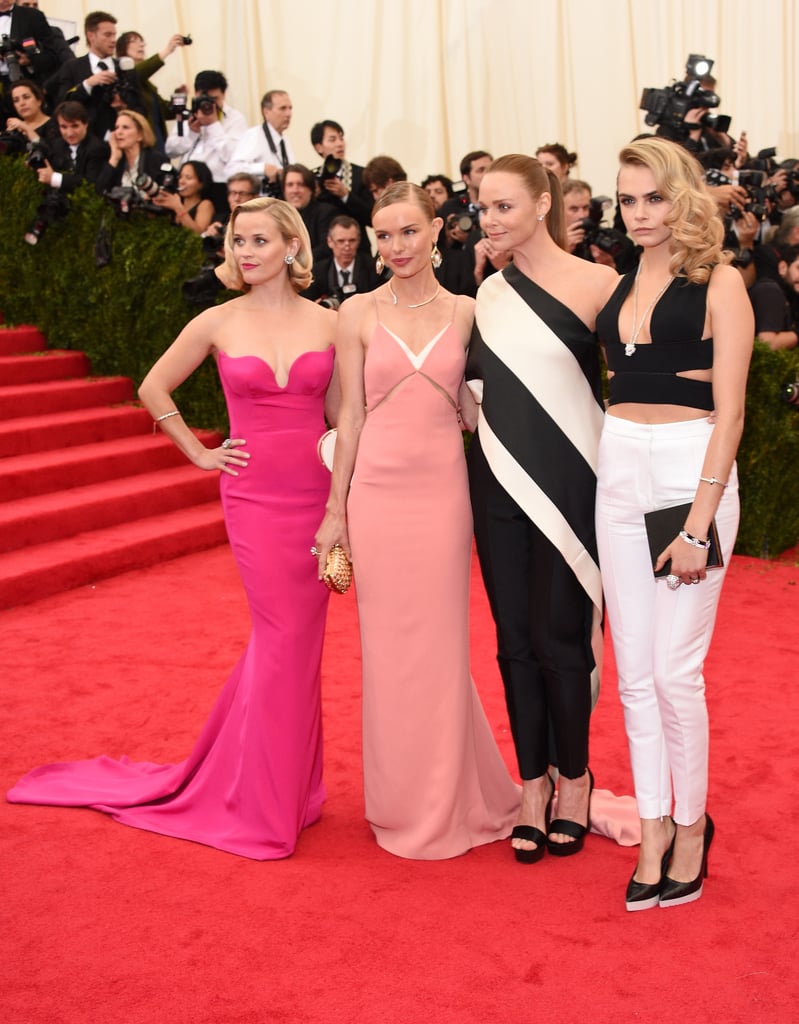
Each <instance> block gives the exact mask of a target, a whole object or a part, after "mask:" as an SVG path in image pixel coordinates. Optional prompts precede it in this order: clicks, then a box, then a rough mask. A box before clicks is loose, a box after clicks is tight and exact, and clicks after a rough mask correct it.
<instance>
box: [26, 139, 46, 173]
mask: <svg viewBox="0 0 799 1024" xmlns="http://www.w3.org/2000/svg"><path fill="white" fill-rule="evenodd" d="M25 153H26V156H25V163H26V164H27V165H28V167H30V169H31V170H32V171H40V170H42V169H43V168H44V167H46V166H47V160H48V157H49V156H50V150H49V148H48V146H47V143H46V142H43V141H42V139H36V140H35V142H28V143H27V145H26V146H25Z"/></svg>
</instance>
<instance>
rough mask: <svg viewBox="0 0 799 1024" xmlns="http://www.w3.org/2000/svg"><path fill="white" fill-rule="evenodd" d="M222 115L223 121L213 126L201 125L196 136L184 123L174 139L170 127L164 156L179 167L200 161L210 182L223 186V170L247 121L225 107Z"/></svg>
mask: <svg viewBox="0 0 799 1024" xmlns="http://www.w3.org/2000/svg"><path fill="white" fill-rule="evenodd" d="M222 113H223V117H221V118H220V119H219V120H218V121H214V123H213V124H208V125H203V127H202V128H200V130H199V132H193V131H192V130H191V128H189V126H188V123H187V121H184V122H183V135H178V129H177V125H176V124H175V125H173V126H172V128H171V129H170V132H169V135H168V136H167V140H166V152H167V156H169V157H179V159H178V161H177V163H178V166H179V167H182V166H183V164H185V163H186V161H187V160H202V162H203V163H204V164H207V165H208V168H209V170H210V171H211V175H212V176H213V179H214V181H219V182H226V181H227V179H228V175H227V174H226V173H225V168H226V167H227V164H228V161H229V160H230V158H231V156H232V155H233V150H234V149H235V147H236V143H237V142H238V141H239V139H240V138H241V137H242V135H244V133H245V132H246V131H247V121H246V120H245V117H244V114H242V113H240V112H239V111H238V110H234V109H233V107H229V106H228V105H227V104H225V106H224V107H223V108H222Z"/></svg>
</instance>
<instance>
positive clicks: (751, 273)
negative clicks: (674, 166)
mask: <svg viewBox="0 0 799 1024" xmlns="http://www.w3.org/2000/svg"><path fill="white" fill-rule="evenodd" d="M697 159H698V160H699V162H700V164H701V165H702V166H703V168H704V169H705V182H706V184H707V185H709V186H710V193H711V195H712V197H713V199H714V200H715V202H716V205H717V207H718V209H719V215H720V216H721V218H722V220H723V222H724V248H725V249H729V250H730V251H731V252H733V253H735V258H734V260H733V265H734V266H735V267H736V268H737V269H738V270H739V271H740V272H741V275H742V277H743V279H744V284H745V285H746V287H747V288H749V287H751V285H752V284H754V281H755V276H756V275H755V265H754V251H755V243H756V242H757V240H758V235H759V234H760V229H761V223H762V222H763V219H764V218H765V216H766V212H767V210H766V207H765V206H764V205H763V196H762V195H760V192H759V190H758V189H756V188H754V187H752V186H747V185H746V184H740V183H738V182H739V181H745V180H747V179H745V178H744V175H745V174H746V172H745V171H739V170H737V168H736V166H735V163H736V152H735V150H733V149H721V148H717V149H710V150H706V151H705V152H703V153H698V154H697Z"/></svg>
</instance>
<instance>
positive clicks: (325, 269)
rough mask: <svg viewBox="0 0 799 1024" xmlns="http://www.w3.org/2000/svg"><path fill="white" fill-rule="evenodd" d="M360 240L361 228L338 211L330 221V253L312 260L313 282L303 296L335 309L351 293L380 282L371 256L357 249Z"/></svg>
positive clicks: (355, 221) (383, 278)
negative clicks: (336, 215) (337, 214)
mask: <svg viewBox="0 0 799 1024" xmlns="http://www.w3.org/2000/svg"><path fill="white" fill-rule="evenodd" d="M360 241H361V229H360V226H359V225H358V222H357V220H355V219H354V218H353V217H348V216H346V214H341V215H339V216H338V217H334V218H333V219H332V220H331V221H330V227H329V228H328V232H327V244H328V247H329V249H330V254H329V255H328V256H327V257H325V258H323V259H321V260H315V261H314V265H313V283H312V284H311V285H310V286H309V287H308V288H307V289H306V290H305V291H304V292H303V293H302V294H303V295H304V296H305V298H307V299H312V300H313V301H315V302H319V303H321V304H322V305H323V306H329V307H330V308H331V309H338V307H339V306H340V305H341V303H342V302H344V301H345V300H346V299H349V298H351V296H353V295H357V294H359V293H361V292H371V291H374V290H375V288H377V287H378V286H379V285H381V284H382V283H383V281H384V280H385V276H384V275H378V274H377V271H376V270H375V265H374V261H373V260H372V258H371V256H370V255H369V254H367V253H364V252H359V251H358V247H359V245H360Z"/></svg>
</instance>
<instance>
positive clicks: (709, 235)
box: [619, 136, 732, 284]
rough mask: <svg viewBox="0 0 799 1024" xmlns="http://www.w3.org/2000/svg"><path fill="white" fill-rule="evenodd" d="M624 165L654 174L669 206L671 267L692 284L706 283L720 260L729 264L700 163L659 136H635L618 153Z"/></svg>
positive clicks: (714, 204) (720, 229)
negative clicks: (636, 137)
mask: <svg viewBox="0 0 799 1024" xmlns="http://www.w3.org/2000/svg"><path fill="white" fill-rule="evenodd" d="M619 163H620V164H621V165H622V167H624V166H633V167H646V168H648V170H650V171H651V172H652V174H653V176H654V178H655V184H656V186H657V190H658V192H659V193H660V195H661V196H662V197H663V198H664V199H665V200H666V201H667V202H669V203H671V204H672V208H671V210H670V211H669V214H668V216H667V217H666V218H665V220H664V224H666V225H667V227H669V228H671V252H672V256H671V260H670V261H669V270H670V271H671V273H672V274H673V275H674V276H675V277H685V278H687V279H688V280H689V281H691V282H692V284H705V282H706V281H707V280H708V278H709V277H710V273H711V271H712V270H713V268H714V267H715V266H717V265H718V264H719V263H729V262H730V260H731V259H732V253H730V252H725V250H724V249H723V248H722V243H723V241H724V224H723V223H722V219H721V215H720V214H719V211H718V207H717V206H716V203H715V201H714V200H713V197H712V195H711V194H710V190H709V188H708V187H707V185H706V184H705V181H704V178H703V171H702V167H701V165H700V164H699V161H698V160H696V159H695V158H694V157H693V156H692V155H691V154H690V153H689V152H688V150H686V149H684V148H683V147H682V146H680V145H678V144H677V143H676V142H671V141H670V140H669V139H661V138H658V137H654V136H653V137H652V138H646V139H638V140H637V141H636V142H631V143H630V144H629V145H628V146H625V147H624V149H623V150H622V151H621V153H619Z"/></svg>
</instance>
